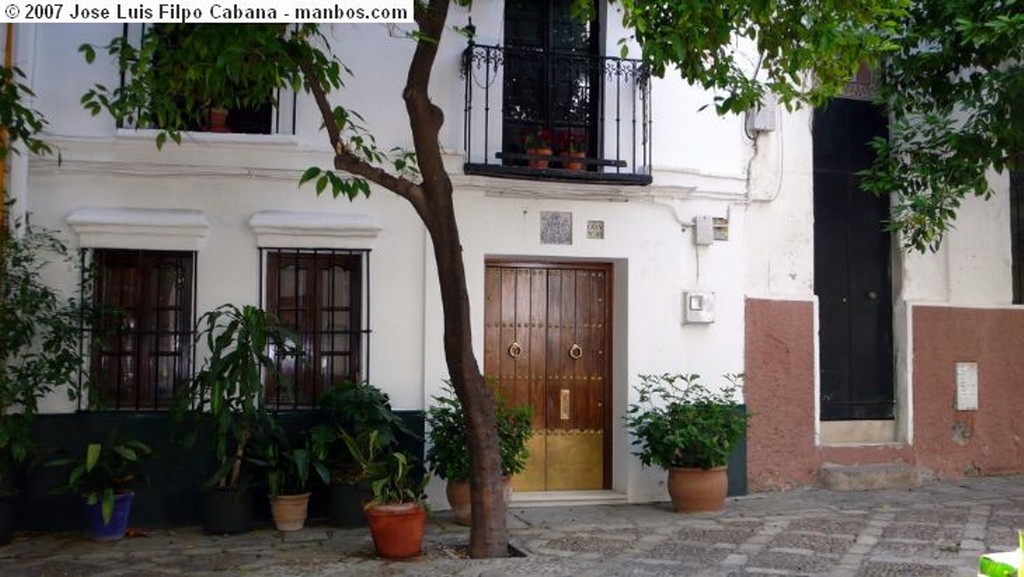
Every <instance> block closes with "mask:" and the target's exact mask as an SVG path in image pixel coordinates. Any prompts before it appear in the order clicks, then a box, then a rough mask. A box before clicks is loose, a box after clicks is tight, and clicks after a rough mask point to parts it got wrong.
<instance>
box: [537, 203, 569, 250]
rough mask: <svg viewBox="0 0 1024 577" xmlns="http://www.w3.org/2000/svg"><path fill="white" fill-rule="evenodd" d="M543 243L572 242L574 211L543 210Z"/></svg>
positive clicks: (541, 241) (541, 224) (541, 226)
mask: <svg viewBox="0 0 1024 577" xmlns="http://www.w3.org/2000/svg"><path fill="white" fill-rule="evenodd" d="M540 243H541V244H572V213H571V212H553V211H541V213H540Z"/></svg>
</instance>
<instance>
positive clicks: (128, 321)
mask: <svg viewBox="0 0 1024 577" xmlns="http://www.w3.org/2000/svg"><path fill="white" fill-rule="evenodd" d="M93 267H94V271H95V275H96V276H95V287H94V296H93V298H94V299H95V301H96V303H97V304H98V305H99V306H100V308H101V309H102V310H103V311H104V314H103V316H102V318H101V320H100V323H99V327H98V328H99V330H98V331H97V336H96V338H94V339H93V343H92V347H93V350H92V364H91V389H90V407H91V408H93V409H101V410H129V411H142V410H158V409H166V408H168V407H169V406H170V405H171V404H172V402H173V400H174V394H175V391H176V390H177V389H178V387H179V386H180V385H181V384H182V382H183V381H184V380H185V379H187V378H188V377H189V376H190V374H191V373H190V371H191V353H192V346H191V345H192V327H193V325H194V322H195V318H194V316H193V311H194V310H195V306H194V301H193V281H194V279H195V253H193V252H186V251H155V250H121V249H96V250H95V251H94V252H93Z"/></svg>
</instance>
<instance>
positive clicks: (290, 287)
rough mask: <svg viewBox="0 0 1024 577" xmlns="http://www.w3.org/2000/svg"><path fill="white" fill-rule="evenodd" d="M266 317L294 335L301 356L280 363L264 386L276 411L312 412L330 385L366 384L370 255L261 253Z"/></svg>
mask: <svg viewBox="0 0 1024 577" xmlns="http://www.w3.org/2000/svg"><path fill="white" fill-rule="evenodd" d="M263 255H264V258H263V262H264V263H265V266H266V292H265V303H266V309H267V311H268V312H270V313H272V314H274V315H276V316H277V317H278V318H279V319H280V320H281V322H282V323H284V324H285V325H287V326H289V327H291V328H292V329H294V330H295V331H296V332H297V333H298V336H299V339H300V341H301V345H302V350H303V353H304V356H303V358H302V359H300V360H298V361H295V360H294V359H292V358H286V359H280V360H279V361H278V362H279V365H278V368H279V370H280V375H281V380H282V383H278V382H277V381H276V380H270V381H268V383H267V402H268V403H269V404H270V406H272V407H274V408H277V409H303V408H312V407H315V406H316V402H317V398H318V397H319V396H320V395H321V394H322V393H323V392H324V391H325V390H327V389H329V388H330V387H331V386H332V385H336V384H339V383H342V382H346V381H354V382H359V381H361V380H364V379H367V378H369V374H368V373H369V372H368V367H367V364H368V363H367V359H368V358H369V357H368V354H369V330H368V327H369V308H370V307H369V298H368V297H367V296H364V295H368V294H369V290H368V289H367V287H366V283H367V281H366V279H368V278H369V274H368V272H369V251H366V250H296V249H265V250H264V251H263Z"/></svg>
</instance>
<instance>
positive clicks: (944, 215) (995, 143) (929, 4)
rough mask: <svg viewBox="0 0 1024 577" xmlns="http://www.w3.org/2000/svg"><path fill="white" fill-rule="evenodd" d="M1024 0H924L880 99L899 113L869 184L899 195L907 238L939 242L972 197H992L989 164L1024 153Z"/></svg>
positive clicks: (898, 38)
mask: <svg viewBox="0 0 1024 577" xmlns="http://www.w3.org/2000/svg"><path fill="white" fill-rule="evenodd" d="M1022 38H1024V3H1022V2H1021V0H1009V1H1007V2H999V3H994V2H985V1H982V0H968V1H965V2H945V1H943V0H926V1H922V2H915V3H914V4H913V5H912V6H911V8H910V9H909V11H908V12H907V14H906V15H905V17H904V18H902V19H901V20H900V21H899V25H898V33H897V34H896V35H895V36H894V38H893V39H894V41H895V42H896V43H897V44H899V49H898V50H897V51H894V52H893V53H892V54H891V55H890V56H889V57H888V58H887V59H886V60H884V61H883V63H882V66H881V69H880V71H879V72H880V80H881V82H880V90H879V93H878V95H877V100H878V102H880V103H881V104H884V105H885V106H886V107H887V108H888V110H889V112H890V114H891V116H892V117H893V118H894V121H893V122H892V123H891V124H890V138H889V139H888V140H885V141H876V142H875V143H873V146H874V148H875V150H876V152H877V153H878V158H877V160H876V162H875V163H874V165H873V166H872V167H871V169H870V170H868V171H866V172H865V173H864V174H863V175H862V176H863V177H864V181H863V187H864V188H865V189H866V190H868V191H869V192H872V193H875V194H880V195H881V194H891V195H893V196H894V202H893V212H892V220H891V223H890V226H891V228H892V229H893V230H896V231H899V232H900V233H901V234H902V241H903V244H904V245H905V246H907V247H909V248H914V249H916V250H919V251H926V250H935V249H937V248H938V246H939V244H940V242H941V241H942V239H943V237H944V235H945V233H946V232H948V231H949V230H950V229H951V228H952V223H953V221H954V219H955V217H956V213H957V210H958V209H959V207H960V205H961V203H962V201H963V199H964V198H967V197H969V196H978V197H981V198H988V197H990V196H991V194H992V190H991V189H990V187H989V186H988V178H987V174H986V173H987V171H988V170H989V169H990V168H993V169H995V170H996V171H998V172H1002V171H1003V170H1005V169H1006V168H1008V167H1009V166H1010V165H1011V164H1012V163H1013V161H1014V159H1015V158H1017V157H1018V156H1019V155H1021V154H1022V153H1024V107H1022V106H1021V105H1020V103H1021V102H1024V64H1022V63H1024V42H1022V41H1021V39H1022Z"/></svg>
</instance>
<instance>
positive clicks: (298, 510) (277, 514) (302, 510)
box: [270, 492, 309, 531]
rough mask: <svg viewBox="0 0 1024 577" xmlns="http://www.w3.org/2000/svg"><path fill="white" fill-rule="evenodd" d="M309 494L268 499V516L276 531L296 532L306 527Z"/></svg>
mask: <svg viewBox="0 0 1024 577" xmlns="http://www.w3.org/2000/svg"><path fill="white" fill-rule="evenodd" d="M308 507H309V493H308V492H307V493H303V494H301V495H278V496H277V497H273V498H271V499H270V515H271V516H272V517H273V518H274V526H276V527H277V530H278V531H298V530H299V529H301V528H302V527H304V526H305V525H306V509H307V508H308Z"/></svg>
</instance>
